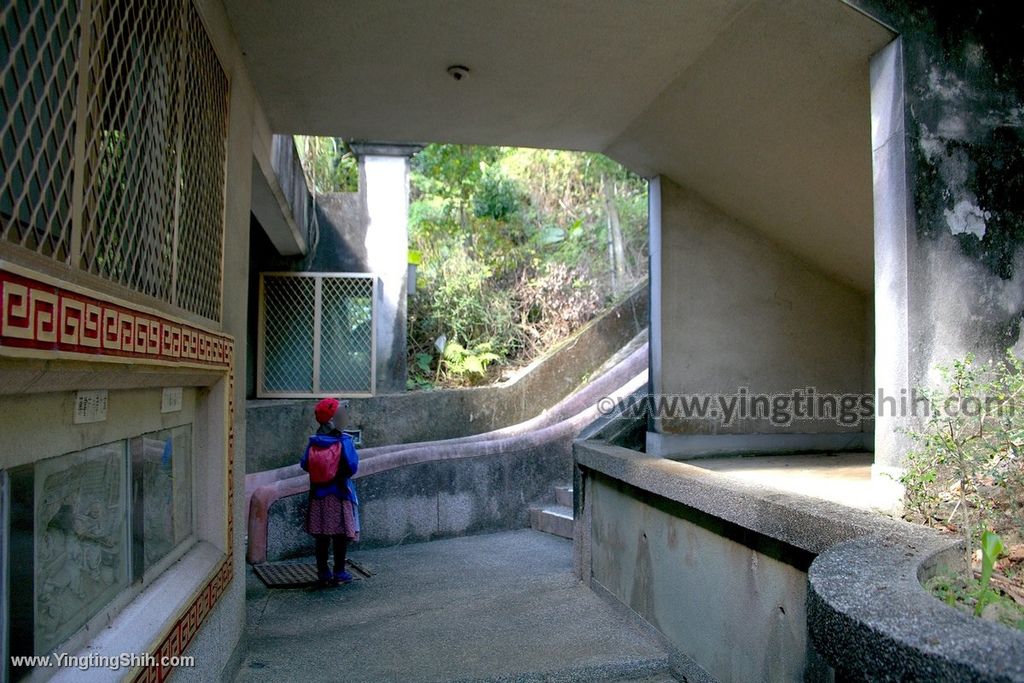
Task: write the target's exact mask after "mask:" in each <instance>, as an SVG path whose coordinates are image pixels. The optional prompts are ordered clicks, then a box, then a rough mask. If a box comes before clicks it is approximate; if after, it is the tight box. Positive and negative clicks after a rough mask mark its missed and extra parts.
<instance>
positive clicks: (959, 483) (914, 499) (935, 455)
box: [900, 352, 1024, 565]
mask: <svg viewBox="0 0 1024 683" xmlns="http://www.w3.org/2000/svg"><path fill="white" fill-rule="evenodd" d="M938 371H939V377H940V382H939V384H938V386H937V387H935V388H933V389H931V390H928V391H926V392H924V393H925V396H926V397H927V398H928V400H929V402H930V406H931V411H930V413H929V415H928V417H927V418H926V420H925V422H924V424H923V425H922V428H921V429H920V430H919V431H911V432H910V436H911V437H912V438H913V440H914V441H915V448H914V449H912V450H911V452H910V453H908V456H907V460H906V470H905V473H904V474H903V476H902V477H901V478H900V482H901V483H902V484H903V485H904V487H905V491H906V499H905V500H906V507H907V510H908V513H909V515H910V517H911V518H912V519H913V520H914V521H921V522H923V523H925V524H929V525H933V526H945V527H953V528H956V529H957V530H958V531H959V532H960V533H961V534H963V536H964V539H965V541H966V548H965V550H966V557H967V563H968V565H970V563H971V561H972V558H973V549H974V548H975V547H976V546H977V543H978V542H979V540H980V537H981V534H982V532H983V531H984V530H986V529H991V530H994V531H996V532H1004V531H1005V532H1008V533H1011V534H1014V535H1016V536H1017V537H1018V540H1019V534H1020V530H1021V528H1022V524H1021V522H1022V521H1024V518H1022V505H1024V476H1022V474H1021V453H1022V445H1024V411H1022V410H1019V409H1018V408H1017V402H1018V401H1020V400H1021V398H1022V397H1024V368H1022V364H1021V361H1020V360H1019V359H1018V358H1016V357H1015V356H1014V355H1013V354H1012V353H1009V352H1008V353H1007V355H1006V357H1005V358H1004V359H1002V360H1000V361H990V362H987V363H980V362H978V361H976V359H975V358H974V356H973V355H967V356H966V357H965V358H963V359H962V360H955V361H953V362H952V363H950V364H948V365H943V366H940V367H939V368H938Z"/></svg>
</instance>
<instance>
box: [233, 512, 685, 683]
mask: <svg viewBox="0 0 1024 683" xmlns="http://www.w3.org/2000/svg"><path fill="white" fill-rule="evenodd" d="M571 556H572V544H571V543H570V542H569V541H566V540H564V539H561V538H556V537H554V536H549V535H547V534H542V533H539V532H536V531H531V530H522V531H513V532H506V533H498V534H489V535H483V536H470V537H466V538H458V539H452V540H444V541H434V542H430V543H419V544H414V545H407V546H399V547H396V548H387V549H381V550H369V551H359V550H355V551H353V552H352V553H351V557H352V559H353V560H354V561H356V562H358V563H359V564H360V565H362V566H364V567H366V568H367V569H369V570H370V571H372V572H374V573H375V575H374V576H372V577H371V578H369V579H366V580H362V581H355V582H353V583H351V584H349V585H347V586H341V587H338V588H333V589H325V590H314V589H294V590H280V589H274V590H269V589H267V588H265V587H264V586H263V584H262V583H260V581H259V580H258V579H257V578H255V576H254V575H253V574H252V572H251V570H250V572H249V578H248V586H247V587H248V630H247V635H248V643H247V653H246V656H245V658H244V659H243V661H242V665H241V669H240V671H239V674H238V678H237V680H239V681H282V680H302V681H344V682H345V683H359V682H363V681H402V682H403V683H415V682H419V681H424V682H425V681H626V680H629V681H648V682H649V683H655V682H657V683H663V682H667V681H674V680H675V679H674V678H672V677H671V676H670V675H669V674H668V660H667V656H666V654H665V653H664V651H663V650H662V649H661V648H660V647H659V646H658V645H657V644H656V642H655V641H654V640H653V639H652V638H651V637H650V636H649V635H648V634H647V633H644V632H643V631H641V630H640V629H639V628H638V627H636V626H635V625H633V624H632V623H630V622H629V621H628V620H626V619H625V618H624V617H622V616H620V615H619V614H618V613H617V612H616V611H615V610H614V609H613V608H612V607H611V606H609V605H608V604H607V603H605V602H604V601H603V600H602V599H601V598H599V597H598V596H597V595H596V594H594V593H593V592H591V591H590V590H589V589H587V588H584V587H583V586H582V585H581V584H580V583H579V582H577V581H576V580H575V579H574V578H573V576H572V573H571Z"/></svg>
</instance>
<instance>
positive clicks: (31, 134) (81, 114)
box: [0, 0, 228, 320]
mask: <svg viewBox="0 0 1024 683" xmlns="http://www.w3.org/2000/svg"><path fill="white" fill-rule="evenodd" d="M0 2H2V4H0V7H2V9H0V48H2V50H3V56H0V60H2V61H0V69H2V72H0V74H2V79H3V91H2V97H0V160H2V163H3V171H4V173H3V179H2V181H0V241H2V242H5V243H8V244H12V243H13V244H15V245H18V246H19V247H21V249H22V250H24V251H31V252H34V253H35V254H37V255H40V256H43V257H45V258H46V259H48V260H51V261H55V262H58V263H62V264H66V265H68V266H71V267H72V268H73V269H76V270H81V271H84V272H86V273H89V274H91V275H95V276H98V277H101V278H103V279H105V280H107V281H110V282H113V283H115V284H117V285H120V286H122V287H124V288H126V289H128V290H130V291H132V292H135V293H138V294H142V295H145V296H148V297H152V298H154V299H157V300H159V301H162V302H165V303H167V304H170V305H172V306H175V307H178V308H181V309H184V310H186V311H189V312H191V313H194V314H196V315H199V316H202V317H204V318H208V319H211V320H219V319H220V314H221V270H222V251H223V244H222V243H223V234H224V231H223V208H224V181H225V159H226V147H225V143H226V137H227V102H228V83H227V77H226V76H225V74H224V71H223V69H222V68H221V66H220V63H219V62H218V60H217V57H216V55H215V53H214V51H213V47H212V46H211V44H210V41H209V39H208V37H207V35H206V32H205V30H204V28H203V26H202V22H201V20H200V18H199V15H198V14H197V12H196V10H195V8H194V7H193V6H192V3H191V2H190V1H189V0H0ZM14 257H15V258H16V257H17V252H16V253H15V254H14Z"/></svg>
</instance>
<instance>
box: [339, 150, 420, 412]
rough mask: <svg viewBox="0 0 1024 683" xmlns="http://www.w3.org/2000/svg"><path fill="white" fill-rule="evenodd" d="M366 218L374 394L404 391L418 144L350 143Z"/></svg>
mask: <svg viewBox="0 0 1024 683" xmlns="http://www.w3.org/2000/svg"><path fill="white" fill-rule="evenodd" d="M351 148H352V151H353V152H355V153H356V154H357V155H358V156H359V165H360V169H359V170H360V173H359V176H360V183H361V185H360V192H361V193H362V195H363V201H364V206H365V210H366V217H367V227H366V241H365V248H366V265H367V269H368V270H369V271H370V272H372V273H374V274H376V275H377V276H378V277H379V278H380V287H379V289H378V292H377V328H376V333H377V386H376V391H377V393H394V392H401V391H405V381H406V376H407V371H406V291H407V280H408V264H409V158H410V157H411V156H412V155H413V154H415V153H416V152H418V151H419V150H420V149H421V147H420V146H418V145H392V144H376V143H354V144H352V145H351Z"/></svg>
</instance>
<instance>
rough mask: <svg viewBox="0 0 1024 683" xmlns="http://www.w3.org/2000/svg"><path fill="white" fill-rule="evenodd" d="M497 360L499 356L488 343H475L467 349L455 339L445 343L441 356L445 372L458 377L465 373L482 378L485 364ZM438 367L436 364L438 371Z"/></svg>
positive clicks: (485, 371) (484, 372) (485, 370)
mask: <svg viewBox="0 0 1024 683" xmlns="http://www.w3.org/2000/svg"><path fill="white" fill-rule="evenodd" d="M497 360H501V356H499V355H498V354H496V353H493V352H492V351H491V345H490V344H488V343H483V344H477V345H476V346H474V347H473V348H472V349H467V348H466V347H464V346H463V345H462V344H460V343H458V342H457V341H455V340H452V341H450V342H448V343H447V344H445V346H444V353H443V357H442V363H443V365H444V369H445V372H447V373H448V374H449V375H450V376H455V377H460V378H463V377H466V376H467V375H475V376H477V377H479V378H483V377H485V376H486V374H487V366H488V365H490V364H491V363H493V362H495V361H497ZM440 367H441V364H439V365H438V369H439V371H440Z"/></svg>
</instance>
